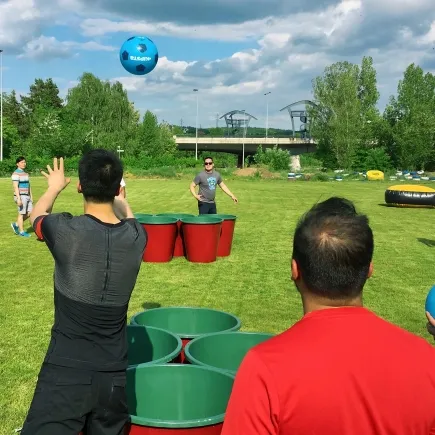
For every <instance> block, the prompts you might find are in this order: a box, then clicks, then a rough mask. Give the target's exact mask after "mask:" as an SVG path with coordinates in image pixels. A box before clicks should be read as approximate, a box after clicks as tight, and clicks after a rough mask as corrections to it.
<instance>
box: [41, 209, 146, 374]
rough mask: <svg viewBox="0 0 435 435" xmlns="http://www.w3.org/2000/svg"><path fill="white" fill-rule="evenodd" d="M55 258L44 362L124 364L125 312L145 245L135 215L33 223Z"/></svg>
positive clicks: (109, 367)
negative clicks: (51, 321)
mask: <svg viewBox="0 0 435 435" xmlns="http://www.w3.org/2000/svg"><path fill="white" fill-rule="evenodd" d="M35 226H36V230H37V232H38V231H41V232H42V234H41V235H42V236H43V237H44V240H45V241H46V243H47V246H48V247H49V249H50V251H51V253H52V254H53V257H54V260H55V273H54V287H55V289H54V301H55V322H54V326H53V329H52V340H51V342H50V345H49V349H48V351H47V356H46V359H45V362H50V363H53V364H56V365H60V366H67V367H74V368H84V369H90V370H97V371H116V370H123V369H125V368H126V366H127V342H126V331H125V326H126V314H127V310H128V303H129V300H130V296H131V293H132V291H133V288H134V286H135V283H136V279H137V275H138V272H139V269H140V266H141V262H142V254H143V251H144V248H145V245H146V234H145V232H144V230H143V228H142V227H141V226H140V224H139V223H138V222H137V221H136V220H135V219H126V220H124V221H122V222H120V223H119V224H107V223H103V222H101V221H99V220H98V219H96V218H94V217H93V216H90V215H83V216H76V217H73V216H72V215H70V214H69V213H62V214H52V215H48V216H45V217H42V218H40V219H38V220H37V221H35Z"/></svg>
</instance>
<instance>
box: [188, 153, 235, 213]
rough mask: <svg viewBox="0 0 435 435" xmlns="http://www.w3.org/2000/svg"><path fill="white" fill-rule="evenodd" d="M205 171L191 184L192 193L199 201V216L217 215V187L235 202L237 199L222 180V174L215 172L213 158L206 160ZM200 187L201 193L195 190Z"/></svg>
mask: <svg viewBox="0 0 435 435" xmlns="http://www.w3.org/2000/svg"><path fill="white" fill-rule="evenodd" d="M204 168H205V169H204V171H201V172H200V173H199V174H198V175H197V176H196V177H195V178H194V180H193V181H192V183H191V184H190V192H191V193H192V195H193V196H194V198H196V199H197V200H198V210H199V214H216V213H217V210H216V202H215V198H216V186H219V187H220V188H221V189H222V190H223V191H224V192H225V193H226V194H227V195H228V196H230V197H231V199H232V200H233V201H234V202H236V203H237V202H238V200H237V198H236V197H235V196H234V195H233V194H232V193H231V191H230V189H228V187H227V186H226V185H225V183H224V182H223V180H222V177H221V174H219V172H217V171H215V170H214V162H213V159H212V158H211V157H206V158H205V159H204ZM196 186H199V192H198V193H196V191H195V188H196Z"/></svg>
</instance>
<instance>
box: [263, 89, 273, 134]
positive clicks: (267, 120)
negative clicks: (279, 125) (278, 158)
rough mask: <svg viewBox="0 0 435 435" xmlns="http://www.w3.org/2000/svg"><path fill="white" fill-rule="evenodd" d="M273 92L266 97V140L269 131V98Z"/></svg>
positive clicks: (266, 94) (267, 93)
mask: <svg viewBox="0 0 435 435" xmlns="http://www.w3.org/2000/svg"><path fill="white" fill-rule="evenodd" d="M270 93H271V91H269V92H266V93H265V94H264V95H265V97H266V139H267V130H268V129H269V98H268V97H267V96H268V95H269V94H270Z"/></svg>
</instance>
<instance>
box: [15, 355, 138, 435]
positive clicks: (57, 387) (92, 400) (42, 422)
mask: <svg viewBox="0 0 435 435" xmlns="http://www.w3.org/2000/svg"><path fill="white" fill-rule="evenodd" d="M125 384H126V374H125V372H124V371H122V372H115V373H113V372H111V373H109V372H93V371H87V370H77V369H72V368H68V367H59V366H54V365H52V364H45V363H44V364H43V365H42V368H41V371H40V373H39V377H38V382H37V384H36V389H35V394H34V397H33V400H32V404H31V406H30V410H29V413H28V414H27V419H26V421H25V422H24V426H23V429H22V431H21V435H78V434H79V433H80V432H83V434H84V435H122V434H123V433H124V427H125V426H126V424H127V423H128V422H129V418H130V416H129V413H128V408H127V397H126V391H125Z"/></svg>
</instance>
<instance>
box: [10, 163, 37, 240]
mask: <svg viewBox="0 0 435 435" xmlns="http://www.w3.org/2000/svg"><path fill="white" fill-rule="evenodd" d="M16 164H17V169H15V171H14V172H13V174H12V185H13V188H14V201H15V204H17V207H18V217H17V221H16V222H12V223H11V227H12V229H13V231H14V233H15V234H17V235H18V236H21V237H30V234H29V233H28V232H27V231H24V221H25V220H26V219H28V218H29V216H30V212H31V211H32V210H33V195H32V188H31V187H30V180H29V174H28V173H27V172H26V171H25V169H26V159H25V157H23V156H20V157H18V158H17V160H16Z"/></svg>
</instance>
